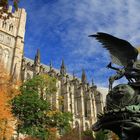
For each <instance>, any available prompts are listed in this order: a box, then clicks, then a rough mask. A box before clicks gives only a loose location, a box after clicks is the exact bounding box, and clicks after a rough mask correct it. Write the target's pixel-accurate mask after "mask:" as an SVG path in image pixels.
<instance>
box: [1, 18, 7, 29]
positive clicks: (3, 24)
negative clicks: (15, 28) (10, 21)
mask: <svg viewBox="0 0 140 140" xmlns="http://www.w3.org/2000/svg"><path fill="white" fill-rule="evenodd" d="M6 26H7V22H6V21H5V20H4V21H3V22H2V28H6Z"/></svg>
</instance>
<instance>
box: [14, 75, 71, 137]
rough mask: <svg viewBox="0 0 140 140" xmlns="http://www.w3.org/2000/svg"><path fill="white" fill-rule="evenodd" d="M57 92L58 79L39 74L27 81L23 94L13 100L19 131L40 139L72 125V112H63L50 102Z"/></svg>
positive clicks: (22, 89) (23, 87) (22, 90)
mask: <svg viewBox="0 0 140 140" xmlns="http://www.w3.org/2000/svg"><path fill="white" fill-rule="evenodd" d="M55 92H56V79H55V78H52V77H50V76H48V75H37V76H35V77H34V78H33V79H30V80H28V81H26V82H25V83H24V84H23V85H22V87H21V94H20V95H18V96H17V97H15V98H14V99H13V101H12V104H13V113H14V114H15V116H16V117H17V118H18V120H19V121H20V124H19V125H18V127H17V131H18V132H20V133H23V134H27V135H29V136H32V137H36V138H40V139H42V140H43V139H48V138H49V137H50V134H52V132H53V133H54V132H56V131H58V130H61V128H62V127H64V128H65V130H67V129H68V127H70V124H69V121H70V120H71V118H72V117H71V114H70V113H62V112H60V111H59V110H57V109H56V108H54V106H53V105H52V104H51V103H50V102H49V98H50V97H51V95H52V94H55Z"/></svg>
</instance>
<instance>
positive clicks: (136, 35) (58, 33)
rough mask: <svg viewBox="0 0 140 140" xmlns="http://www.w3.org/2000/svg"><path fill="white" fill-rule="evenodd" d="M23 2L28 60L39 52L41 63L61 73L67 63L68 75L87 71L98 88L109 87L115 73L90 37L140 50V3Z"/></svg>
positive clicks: (134, 0)
mask: <svg viewBox="0 0 140 140" xmlns="http://www.w3.org/2000/svg"><path fill="white" fill-rule="evenodd" d="M20 1H21V2H20V5H19V7H22V8H25V9H26V12H27V23H26V34H25V49H24V53H25V56H26V57H29V58H31V59H34V56H35V53H36V50H37V49H38V48H39V49H40V53H41V62H42V63H44V64H47V65H49V63H50V61H52V63H53V67H55V68H57V69H59V68H60V65H61V60H62V59H64V61H65V65H66V68H67V72H68V73H71V74H72V73H73V72H74V73H75V75H76V76H77V77H81V73H82V69H84V70H85V71H86V75H87V79H88V82H91V80H92V78H93V80H94V83H95V84H96V85H97V86H99V87H108V78H109V76H111V75H112V74H113V73H115V72H113V71H112V70H109V69H107V68H106V66H107V65H108V63H109V62H110V57H109V53H108V52H107V51H106V50H105V49H103V48H102V46H101V44H100V43H98V42H97V40H95V39H93V38H89V37H88V35H90V34H95V33H97V32H106V33H109V34H112V35H114V36H116V37H119V38H122V39H126V40H128V41H129V42H130V43H131V44H132V45H133V46H140V14H139V13H140V1H139V0H20ZM120 81H122V82H124V80H120ZM120 81H117V82H116V83H119V82H120Z"/></svg>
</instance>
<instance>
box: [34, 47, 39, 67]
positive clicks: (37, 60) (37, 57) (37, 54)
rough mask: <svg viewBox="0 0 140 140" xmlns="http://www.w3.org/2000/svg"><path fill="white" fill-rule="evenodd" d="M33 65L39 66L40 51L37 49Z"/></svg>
mask: <svg viewBox="0 0 140 140" xmlns="http://www.w3.org/2000/svg"><path fill="white" fill-rule="evenodd" d="M34 64H35V65H38V64H40V50H39V49H37V53H36V55H35V60H34Z"/></svg>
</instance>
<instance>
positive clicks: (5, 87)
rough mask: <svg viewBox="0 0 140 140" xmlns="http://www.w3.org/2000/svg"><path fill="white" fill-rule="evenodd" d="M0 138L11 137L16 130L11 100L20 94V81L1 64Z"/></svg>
mask: <svg viewBox="0 0 140 140" xmlns="http://www.w3.org/2000/svg"><path fill="white" fill-rule="evenodd" d="M0 68H1V69H0V139H1V140H3V139H6V140H8V139H10V138H11V137H12V135H13V132H14V127H13V125H14V124H15V118H14V116H13V115H12V110H11V109H12V108H11V104H10V101H11V100H12V98H13V97H15V96H16V95H17V94H19V90H18V83H17V82H14V81H13V79H12V77H11V76H10V75H9V74H8V73H7V72H6V70H5V69H4V68H3V65H2V64H0Z"/></svg>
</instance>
